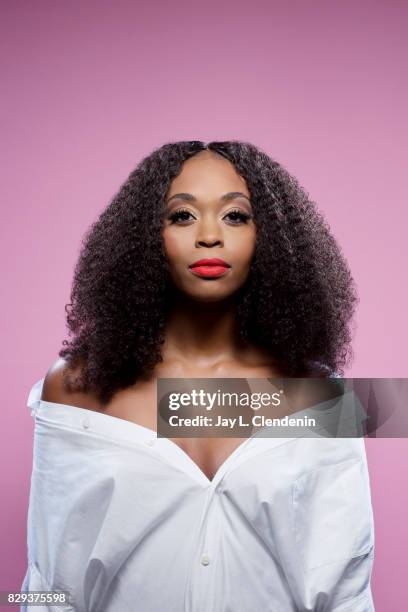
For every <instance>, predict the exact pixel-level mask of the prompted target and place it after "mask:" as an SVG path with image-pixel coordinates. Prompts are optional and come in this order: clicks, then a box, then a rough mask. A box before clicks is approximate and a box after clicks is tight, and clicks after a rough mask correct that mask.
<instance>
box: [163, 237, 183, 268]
mask: <svg viewBox="0 0 408 612" xmlns="http://www.w3.org/2000/svg"><path fill="white" fill-rule="evenodd" d="M163 246H164V252H165V254H166V257H167V259H168V260H169V261H170V262H173V261H177V260H178V259H179V258H180V256H181V253H182V250H183V249H182V244H181V243H180V239H179V238H177V237H176V236H175V235H174V233H173V232H171V231H164V232H163Z"/></svg>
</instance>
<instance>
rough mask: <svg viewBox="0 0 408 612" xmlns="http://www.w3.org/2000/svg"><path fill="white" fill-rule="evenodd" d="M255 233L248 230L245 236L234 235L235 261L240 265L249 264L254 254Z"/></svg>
mask: <svg viewBox="0 0 408 612" xmlns="http://www.w3.org/2000/svg"><path fill="white" fill-rule="evenodd" d="M255 246H256V234H255V231H250V232H248V233H247V234H246V235H245V236H244V235H241V236H238V235H236V236H235V240H234V245H233V250H234V252H235V253H237V261H238V262H239V263H240V264H242V265H249V264H250V262H251V261H252V259H253V257H254V255H255Z"/></svg>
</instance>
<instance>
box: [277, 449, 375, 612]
mask: <svg viewBox="0 0 408 612" xmlns="http://www.w3.org/2000/svg"><path fill="white" fill-rule="evenodd" d="M341 442H342V440H340V439H338V440H337V441H335V443H336V444H339V443H341ZM343 442H344V440H343ZM353 444H355V448H356V449H357V451H358V452H357V453H356V454H353V456H351V457H348V458H347V459H345V460H344V459H343V460H342V461H340V462H339V463H327V464H326V465H322V466H320V467H318V468H317V469H315V470H311V471H309V472H307V473H305V474H302V475H301V476H300V477H299V478H297V479H296V481H295V482H294V483H293V487H292V504H293V536H294V551H293V553H292V554H291V561H290V562H289V564H288V565H290V566H291V567H292V570H293V572H292V578H293V581H294V583H295V584H294V587H295V588H294V591H295V597H296V599H297V604H298V606H299V607H300V609H301V610H302V611H304V612H306V611H310V612H311V611H313V612H373V611H374V604H373V599H372V594H371V586H370V580H371V572H372V566H373V561H374V523H373V511H372V506H371V496H370V487H369V477H368V470H367V461H366V456H365V447H364V440H363V439H360V440H354V441H353ZM289 554H290V553H289Z"/></svg>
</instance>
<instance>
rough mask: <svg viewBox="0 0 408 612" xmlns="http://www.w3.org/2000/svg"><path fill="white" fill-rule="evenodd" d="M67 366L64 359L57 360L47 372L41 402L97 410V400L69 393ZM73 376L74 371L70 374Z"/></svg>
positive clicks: (81, 394)
mask: <svg viewBox="0 0 408 612" xmlns="http://www.w3.org/2000/svg"><path fill="white" fill-rule="evenodd" d="M67 372H68V365H67V362H66V360H65V359H62V358H58V359H57V360H56V361H55V362H54V363H53V364H52V366H51V367H50V368H49V370H48V371H47V373H46V375H45V378H44V383H43V387H42V393H41V400H42V401H44V402H53V403H57V404H68V405H70V406H77V407H79V408H88V409H90V410H98V409H99V402H98V400H97V398H95V397H93V396H92V395H91V394H89V393H83V392H80V391H70V390H69V389H68V388H67V384H66V375H67ZM70 374H71V375H74V376H75V371H73V372H70Z"/></svg>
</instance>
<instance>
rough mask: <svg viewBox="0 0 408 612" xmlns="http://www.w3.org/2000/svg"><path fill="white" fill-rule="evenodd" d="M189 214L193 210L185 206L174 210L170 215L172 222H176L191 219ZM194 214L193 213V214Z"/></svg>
mask: <svg viewBox="0 0 408 612" xmlns="http://www.w3.org/2000/svg"><path fill="white" fill-rule="evenodd" d="M188 215H191V212H190V211H189V210H187V209H185V208H179V210H175V211H174V212H172V213H171V215H169V217H168V218H169V219H170V221H171V222H172V223H175V222H176V221H178V220H180V221H182V222H183V221H184V222H185V221H189V219H188V218H187V219H186V217H188ZM191 216H192V215H191Z"/></svg>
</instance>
